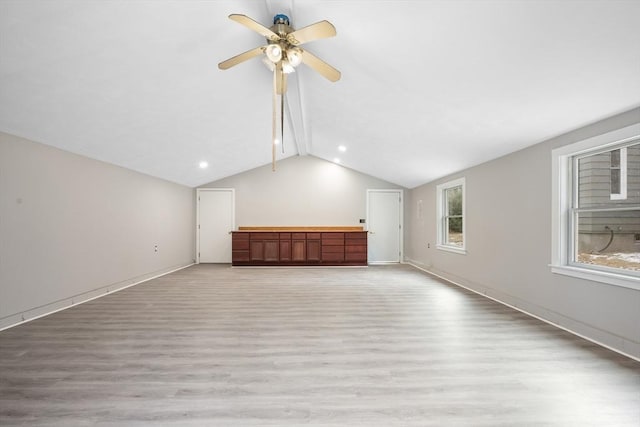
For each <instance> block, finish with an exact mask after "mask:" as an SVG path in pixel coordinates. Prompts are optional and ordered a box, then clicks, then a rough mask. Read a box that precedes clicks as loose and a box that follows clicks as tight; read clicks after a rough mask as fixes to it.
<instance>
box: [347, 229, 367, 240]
mask: <svg viewBox="0 0 640 427" xmlns="http://www.w3.org/2000/svg"><path fill="white" fill-rule="evenodd" d="M344 237H345V238H346V239H347V240H361V239H366V238H367V232H366V231H361V232H357V233H344Z"/></svg>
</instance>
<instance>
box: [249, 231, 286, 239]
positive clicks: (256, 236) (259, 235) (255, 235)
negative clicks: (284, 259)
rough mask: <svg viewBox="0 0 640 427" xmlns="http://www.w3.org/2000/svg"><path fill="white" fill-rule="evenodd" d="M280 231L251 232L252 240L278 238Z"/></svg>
mask: <svg viewBox="0 0 640 427" xmlns="http://www.w3.org/2000/svg"><path fill="white" fill-rule="evenodd" d="M278 237H280V236H279V233H251V240H278Z"/></svg>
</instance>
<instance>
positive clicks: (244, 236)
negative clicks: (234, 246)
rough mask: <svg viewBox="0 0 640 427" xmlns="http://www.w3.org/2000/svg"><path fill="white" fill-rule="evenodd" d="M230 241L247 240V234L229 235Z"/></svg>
mask: <svg viewBox="0 0 640 427" xmlns="http://www.w3.org/2000/svg"><path fill="white" fill-rule="evenodd" d="M231 238H232V240H249V233H231Z"/></svg>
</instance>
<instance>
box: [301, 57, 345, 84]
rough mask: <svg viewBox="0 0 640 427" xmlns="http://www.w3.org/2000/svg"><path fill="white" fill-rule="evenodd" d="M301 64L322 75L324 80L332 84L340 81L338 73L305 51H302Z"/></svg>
mask: <svg viewBox="0 0 640 427" xmlns="http://www.w3.org/2000/svg"><path fill="white" fill-rule="evenodd" d="M302 62H304V63H305V64H307V65H308V66H309V67H311V68H313V69H314V70H316V71H317V72H318V73H320V74H322V75H323V76H324V77H325V78H326V79H328V80H331V81H332V82H337V81H338V80H340V76H341V74H340V71H338V70H336V69H335V68H333V67H332V66H331V65H329V64H327V63H326V62H324V61H323V60H322V59H320V58H318V57H317V56H315V55H312V54H311V53H309V52H308V51H306V50H303V51H302Z"/></svg>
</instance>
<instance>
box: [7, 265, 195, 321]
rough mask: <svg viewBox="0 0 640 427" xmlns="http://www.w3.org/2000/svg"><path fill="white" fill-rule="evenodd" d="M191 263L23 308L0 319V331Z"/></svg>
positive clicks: (137, 283) (165, 273) (185, 266)
mask: <svg viewBox="0 0 640 427" xmlns="http://www.w3.org/2000/svg"><path fill="white" fill-rule="evenodd" d="M192 265H193V263H190V264H186V265H180V266H173V267H169V268H168V269H165V270H159V271H155V272H152V273H148V274H144V275H141V276H136V277H133V278H131V279H128V280H123V281H121V282H117V283H112V284H110V285H107V286H102V287H100V288H98V289H93V290H91V291H87V292H83V293H81V294H77V295H73V296H70V297H67V298H63V299H61V300H58V301H54V302H51V303H48V304H45V305H42V306H39V307H35V308H31V309H29V310H24V311H21V312H18V313H15V314H11V315H9V316H6V317H3V318H1V319H0V331H3V330H5V329H9V328H12V327H14V326H18V325H22V324H23V323H26V322H30V321H32V320H36V319H39V318H41V317H44V316H48V315H50V314H53V313H56V312H58V311H62V310H66V309H67V308H71V307H75V306H76V305H78V304H82V303H85V302H88V301H91V300H94V299H96V298H100V297H103V296H105V295H109V294H112V293H114V292H117V291H121V290H122V289H126V288H130V287H131V286H135V285H139V284H140V283H144V282H147V281H149V280H152V279H155V278H158V277H161V276H165V275H167V274H169V273H173V272H174V271H178V270H182V269H183V268H187V267H190V266H192Z"/></svg>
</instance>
